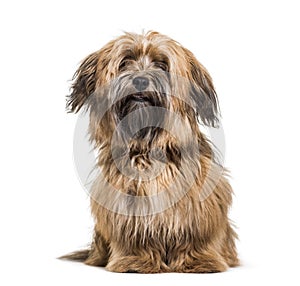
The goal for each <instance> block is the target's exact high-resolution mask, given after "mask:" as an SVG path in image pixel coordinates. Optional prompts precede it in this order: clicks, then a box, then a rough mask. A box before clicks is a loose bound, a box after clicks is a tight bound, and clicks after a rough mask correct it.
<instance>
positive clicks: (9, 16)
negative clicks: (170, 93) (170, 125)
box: [0, 0, 300, 285]
mask: <svg viewBox="0 0 300 286" xmlns="http://www.w3.org/2000/svg"><path fill="white" fill-rule="evenodd" d="M8 3H9V4H8ZM0 11H1V12H0V27H1V28H0V29H1V35H0V37H1V38H0V40H1V44H0V49H1V53H0V72H1V84H0V93H1V94H0V96H1V97H0V104H1V111H0V119H1V120H0V124H1V150H0V164H1V200H0V220H1V228H0V230H1V234H0V239H1V244H0V263H1V267H0V269H1V270H0V271H1V275H0V283H1V285H19V284H21V283H22V284H28V285H29V284H30V285H106V284H110V285H114V283H115V284H116V283H118V284H119V285H120V284H121V285H150V284H151V285H153V284H154V285H168V284H172V285H183V284H184V285H220V284H221V283H222V285H241V284H243V285H253V284H254V283H256V284H259V285H263V283H264V284H268V285H270V284H272V283H275V282H278V283H285V284H286V285H299V282H300V279H299V275H298V273H297V272H298V269H299V265H300V264H299V254H300V253H299V240H300V235H299V222H298V221H299V218H300V216H299V215H300V213H299V209H300V207H299V198H300V196H299V192H300V188H299V177H300V174H299V169H300V168H299V162H300V157H299V153H300V152H299V148H300V140H299V123H300V120H299V109H300V100H299V97H300V81H299V75H300V72H299V67H300V56H299V53H300V43H299V27H300V20H299V19H300V17H299V4H298V3H297V1H289V0H284V1H263V0H262V1H253V0H252V1H212V0H210V1H188V0H185V1H181V2H180V3H176V1H162V0H159V1H156V0H151V1H150V0H149V1H144V2H142V1H130V0H127V1H110V0H106V1H87V0H86V1H81V2H79V1H6V4H4V1H2V2H1V4H0ZM143 29H145V30H149V29H153V30H157V31H160V32H161V33H164V34H167V35H169V36H171V37H172V38H174V39H176V40H178V41H179V42H180V43H182V44H183V45H184V46H186V47H187V48H189V49H190V50H191V51H192V52H193V53H194V54H195V55H196V56H197V58H198V59H199V60H200V62H202V63H203V64H204V65H205V66H206V67H207V68H208V70H209V72H210V73H211V75H212V77H213V79H214V83H215V86H216V89H217V92H218V95H219V99H220V105H221V110H222V116H223V125H224V129H225V135H226V143H227V151H226V166H227V167H228V168H229V169H230V170H231V172H232V180H231V182H232V185H233V187H234V190H235V193H236V196H235V199H234V205H233V208H232V212H231V218H232V219H233V220H234V221H235V222H236V224H237V226H238V233H239V236H240V242H239V243H238V249H239V253H240V257H241V260H242V266H241V267H239V268H235V269H231V270H230V271H228V272H226V273H221V274H211V275H205V274H204V275H203V274H202V275H198V274H195V275H187V274H161V275H159V274H158V275H138V274H115V273H109V272H107V271H105V270H104V269H102V268H95V267H88V266H85V265H82V264H76V263H70V262H63V261H59V260H56V259H55V257H57V256H59V255H61V254H64V253H66V252H69V251H72V250H76V249H78V248H80V247H84V246H85V245H86V244H87V243H88V242H89V241H90V238H91V233H92V220H91V217H90V214H89V203H88V196H87V195H86V194H85V192H84V191H83V190H82V189H81V186H80V183H79V182H78V180H77V177H76V174H75V170H74V166H73V159H72V140H73V131H74V126H75V122H76V118H77V117H76V115H72V114H66V113H65V110H64V108H65V95H66V94H68V92H69V86H70V82H69V81H68V80H70V79H71V77H72V75H73V73H74V71H75V69H76V67H77V64H78V63H79V61H80V60H81V59H82V58H84V57H85V56H87V55H88V54H89V53H91V52H93V51H95V50H97V49H99V48H101V47H102V46H103V45H104V44H105V43H106V42H107V41H109V40H111V39H113V38H114V37H116V36H118V35H120V34H121V33H122V31H123V30H125V31H134V32H141V31H142V30H143Z"/></svg>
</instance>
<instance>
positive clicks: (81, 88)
mask: <svg viewBox="0 0 300 286" xmlns="http://www.w3.org/2000/svg"><path fill="white" fill-rule="evenodd" d="M84 105H86V106H87V107H88V108H90V111H91V117H92V118H93V120H94V121H93V122H94V124H92V125H94V126H91V133H92V134H93V133H94V136H93V137H94V139H97V138H98V140H99V141H101V139H100V138H101V137H103V135H104V136H106V137H107V136H109V134H112V132H113V130H114V128H115V127H116V126H117V125H118V123H119V122H121V121H123V123H124V122H125V125H126V124H127V125H128V126H133V125H134V124H135V123H140V125H139V126H140V127H143V126H146V125H147V124H148V127H147V128H142V129H143V130H144V131H145V130H146V131H145V132H141V131H139V132H138V134H139V135H140V136H145V135H146V134H148V135H149V134H151V133H152V135H153V134H154V133H155V132H159V130H160V129H161V128H157V124H156V123H158V125H159V126H160V127H161V122H160V121H164V120H165V114H163V113H160V111H161V110H162V109H166V110H170V111H172V112H175V113H178V114H180V116H182V117H183V118H184V120H185V119H187V121H188V122H189V124H190V125H191V126H193V127H192V128H195V126H196V125H197V120H198V119H200V120H201V121H202V123H203V124H205V125H208V126H215V125H216V124H217V123H218V100H217V96H216V92H215V90H214V87H213V84H212V80H211V77H210V75H209V74H208V72H207V70H206V69H205V68H204V67H203V66H202V65H201V64H200V63H199V62H198V61H197V59H196V58H195V57H194V55H193V54H192V53H191V52H190V51H189V50H187V49H186V48H184V47H182V46H181V45H180V44H179V43H177V42H176V41H174V40H172V39H170V38H169V37H167V36H164V35H161V34H159V33H157V32H148V33H147V34H145V35H138V34H132V33H125V35H123V36H120V37H119V38H117V39H116V40H113V41H111V42H109V43H108V44H107V45H105V46H104V47H103V48H102V49H101V50H99V51H97V52H95V53H93V54H91V55H89V56H88V57H87V58H86V59H85V60H84V61H83V62H82V64H81V65H80V67H79V68H78V70H77V71H76V73H75V75H74V83H73V85H72V93H71V95H70V96H69V97H68V101H67V108H68V109H69V110H70V111H72V112H77V111H79V110H80V109H81V108H82V107H83V106H84ZM147 107H155V108H156V109H155V112H157V114H156V115H157V116H153V110H154V109H152V111H151V112H150V113H149V108H147ZM103 110H105V112H103ZM133 112H135V113H136V116H134V117H130V114H131V113H133ZM99 114H101V116H99ZM153 117H155V118H156V120H158V121H157V122H151V120H152V121H153ZM97 120H98V121H97ZM130 120H133V121H130ZM149 120H150V121H149ZM144 121H147V122H144ZM95 122H97V124H99V126H101V128H97V127H95ZM145 124H146V125H145ZM150 125H151V126H150ZM154 125H156V126H154ZM149 126H150V127H149ZM100 133H103V134H100Z"/></svg>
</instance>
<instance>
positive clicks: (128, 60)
mask: <svg viewBox="0 0 300 286" xmlns="http://www.w3.org/2000/svg"><path fill="white" fill-rule="evenodd" d="M133 60H134V58H133V57H132V56H127V57H125V58H124V59H123V60H122V61H121V62H120V65H119V70H120V71H121V70H124V69H125V68H126V67H127V66H128V65H129V64H130V63H132V61H133Z"/></svg>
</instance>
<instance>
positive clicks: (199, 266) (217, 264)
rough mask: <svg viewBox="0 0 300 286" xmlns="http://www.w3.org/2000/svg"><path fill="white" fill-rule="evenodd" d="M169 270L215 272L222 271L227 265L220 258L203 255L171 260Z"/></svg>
mask: <svg viewBox="0 0 300 286" xmlns="http://www.w3.org/2000/svg"><path fill="white" fill-rule="evenodd" d="M170 268H171V271H173V272H181V273H217V272H224V271H225V270H226V269H227V268H228V265H227V263H226V262H225V261H224V260H223V259H222V258H220V259H218V258H213V257H205V256H203V255H200V256H199V257H185V258H184V259H178V260H175V261H172V262H171V264H170Z"/></svg>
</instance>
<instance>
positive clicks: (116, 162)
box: [62, 31, 239, 273]
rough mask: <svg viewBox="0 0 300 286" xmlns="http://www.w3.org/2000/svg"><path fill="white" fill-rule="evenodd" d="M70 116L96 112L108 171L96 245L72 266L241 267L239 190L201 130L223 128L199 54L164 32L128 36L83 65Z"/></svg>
mask: <svg viewBox="0 0 300 286" xmlns="http://www.w3.org/2000/svg"><path fill="white" fill-rule="evenodd" d="M67 109H68V111H69V112H74V113H77V112H78V111H79V110H85V111H88V112H89V120H90V121H89V130H88V132H89V135H90V140H91V142H93V143H94V145H95V148H96V149H97V151H98V157H97V168H98V170H99V171H100V172H99V175H98V177H97V178H96V179H95V181H94V183H93V185H92V187H91V191H90V192H91V212H92V215H93V217H94V220H95V227H94V236H93V241H92V243H91V245H90V247H89V248H88V249H85V250H81V251H76V252H74V253H71V254H68V255H66V256H63V257H62V258H63V259H69V260H75V261H82V262H84V263H86V264H88V265H93V266H104V267H106V269H107V270H109V271H113V272H137V273H161V272H182V273H214V272H222V271H225V270H226V269H228V267H234V266H237V265H239V260H238V257H237V251H236V246H235V240H236V239H237V234H236V233H235V231H234V229H233V226H232V224H231V222H230V220H229V218H228V210H229V207H230V206H231V203H232V188H231V186H230V184H229V182H228V180H227V171H226V169H225V168H224V167H223V166H222V164H220V163H219V162H218V160H217V156H216V152H215V149H214V147H213V144H212V142H210V140H209V139H208V138H207V136H205V135H204V132H202V131H201V130H202V128H204V127H205V126H207V127H211V128H213V127H217V126H218V125H219V120H220V118H219V117H220V116H219V104H218V98H217V94H216V92H215V89H214V86H213V83H212V79H211V76H210V75H209V73H208V71H207V70H206V69H205V68H204V66H203V65H202V64H200V63H199V62H198V60H197V59H196V58H195V56H194V55H193V54H192V52H190V51H189V50H188V49H186V48H184V47H183V46H182V45H181V44H179V43H178V42H176V41H174V40H173V39H171V38H169V37H168V36H165V35H162V34H160V33H158V32H154V31H150V32H147V33H144V34H141V35H140V34H134V33H124V35H122V36H120V37H118V38H117V39H115V40H112V41H110V42H109V43H108V44H106V45H105V46H104V47H103V48H102V49H100V50H99V51H96V52H94V53H92V54H91V55H89V56H88V57H87V58H85V59H84V60H83V61H82V63H81V65H80V66H79V68H78V70H77V71H76V73H75V74H74V77H73V84H72V87H71V94H70V95H69V96H68V97H67Z"/></svg>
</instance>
